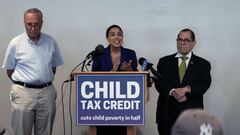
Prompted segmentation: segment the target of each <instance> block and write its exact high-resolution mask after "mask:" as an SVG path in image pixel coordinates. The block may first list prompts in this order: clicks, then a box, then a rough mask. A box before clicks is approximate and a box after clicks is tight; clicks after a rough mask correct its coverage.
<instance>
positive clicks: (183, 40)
mask: <svg viewBox="0 0 240 135" xmlns="http://www.w3.org/2000/svg"><path fill="white" fill-rule="evenodd" d="M190 42H193V41H192V40H190V39H181V38H178V39H177V43H180V44H181V43H184V44H185V43H190Z"/></svg>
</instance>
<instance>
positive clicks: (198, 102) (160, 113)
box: [155, 53, 211, 125]
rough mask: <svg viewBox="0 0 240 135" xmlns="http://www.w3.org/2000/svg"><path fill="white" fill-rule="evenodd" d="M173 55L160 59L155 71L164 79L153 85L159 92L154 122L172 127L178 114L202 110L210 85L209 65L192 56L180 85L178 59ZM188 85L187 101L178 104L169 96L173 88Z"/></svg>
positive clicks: (201, 59)
mask: <svg viewBox="0 0 240 135" xmlns="http://www.w3.org/2000/svg"><path fill="white" fill-rule="evenodd" d="M175 56H176V53H175V54H172V55H169V56H165V57H163V58H160V60H159V62H158V65H157V70H158V72H159V73H160V74H161V75H162V76H163V77H164V78H162V79H159V80H158V81H157V82H156V83H155V87H156V89H157V90H158V92H159V97H158V103H157V113H156V122H157V123H165V124H166V123H167V124H168V125H173V123H174V122H175V120H176V119H177V117H178V116H179V114H180V113H181V112H182V111H183V110H185V109H188V108H203V94H204V93H205V92H206V91H207V89H208V88H209V87H210V84H211V75H210V70H211V65H210V63H209V62H208V61H207V60H205V59H203V58H201V57H198V56H196V55H194V54H192V57H191V59H190V61H189V64H188V67H187V70H186V73H185V76H184V78H183V81H182V83H181V82H180V79H179V73H178V58H176V57H175ZM187 85H189V86H190V87H191V93H188V94H187V95H186V97H187V101H185V102H182V103H179V102H178V101H177V100H176V99H175V98H174V97H172V96H169V92H170V91H171V90H172V89H173V88H179V87H184V86H187Z"/></svg>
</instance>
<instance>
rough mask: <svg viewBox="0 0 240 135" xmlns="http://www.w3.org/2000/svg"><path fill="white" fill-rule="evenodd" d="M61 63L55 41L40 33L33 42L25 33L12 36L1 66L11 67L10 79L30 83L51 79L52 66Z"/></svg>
mask: <svg viewBox="0 0 240 135" xmlns="http://www.w3.org/2000/svg"><path fill="white" fill-rule="evenodd" d="M62 64H63V60H62V56H61V54H60V51H59V48H58V45H57V43H56V41H55V40H54V39H53V38H52V37H51V36H49V35H47V34H44V33H41V35H40V38H39V41H38V42H37V44H34V43H33V42H32V41H31V40H30V39H29V37H28V35H27V34H26V33H23V34H21V35H19V36H17V37H15V38H13V39H12V40H11V41H10V43H9V45H8V48H7V51H6V54H5V58H4V62H3V65H2V67H3V68H5V69H13V70H14V72H13V74H12V79H13V80H14V81H21V82H25V83H30V84H43V83H46V82H50V81H53V79H54V73H53V71H52V68H54V67H57V66H59V65H62Z"/></svg>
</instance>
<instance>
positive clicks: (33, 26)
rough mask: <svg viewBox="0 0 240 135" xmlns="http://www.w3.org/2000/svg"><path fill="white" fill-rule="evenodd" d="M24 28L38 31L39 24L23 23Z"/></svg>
mask: <svg viewBox="0 0 240 135" xmlns="http://www.w3.org/2000/svg"><path fill="white" fill-rule="evenodd" d="M25 26H26V27H27V28H28V29H31V28H35V29H38V28H40V27H41V24H38V23H25Z"/></svg>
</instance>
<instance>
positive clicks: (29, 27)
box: [24, 13, 43, 40]
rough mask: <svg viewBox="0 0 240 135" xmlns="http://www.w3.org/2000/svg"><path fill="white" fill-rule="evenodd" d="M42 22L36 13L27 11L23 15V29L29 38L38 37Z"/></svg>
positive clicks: (34, 38)
mask: <svg viewBox="0 0 240 135" xmlns="http://www.w3.org/2000/svg"><path fill="white" fill-rule="evenodd" d="M42 23H43V21H42V18H41V17H40V16H39V14H37V13H27V14H26V15H25V16H24V24H25V29H26V32H27V35H28V36H29V38H30V39H32V40H36V39H38V38H39V35H40V32H41V27H42Z"/></svg>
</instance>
